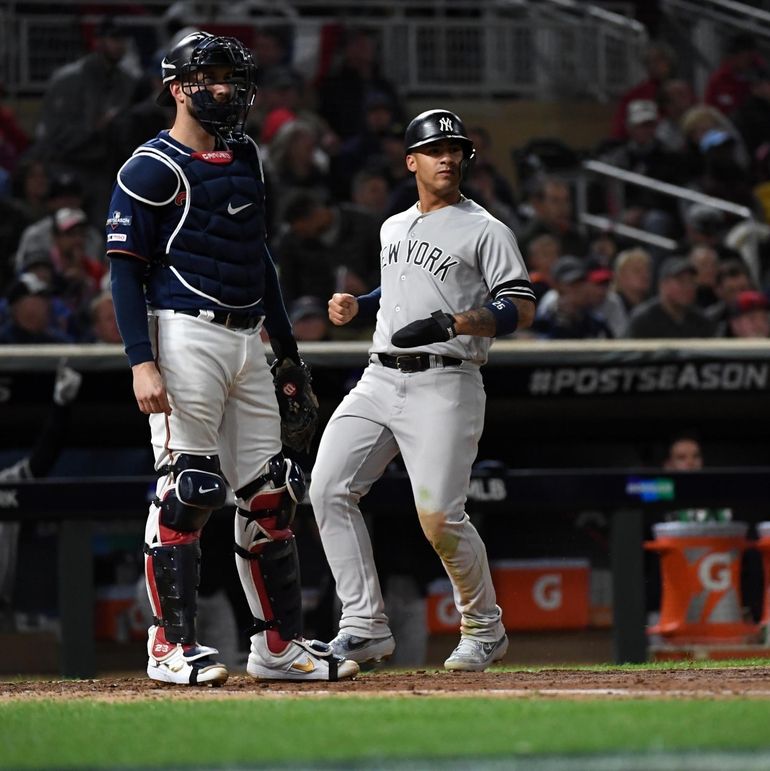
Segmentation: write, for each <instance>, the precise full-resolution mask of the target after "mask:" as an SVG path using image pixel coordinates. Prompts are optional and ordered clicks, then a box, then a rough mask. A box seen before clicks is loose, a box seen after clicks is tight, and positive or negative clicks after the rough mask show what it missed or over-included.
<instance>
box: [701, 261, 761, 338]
mask: <svg viewBox="0 0 770 771" xmlns="http://www.w3.org/2000/svg"><path fill="white" fill-rule="evenodd" d="M752 289H756V287H755V286H754V284H753V282H752V280H751V274H750V273H749V269H748V267H747V266H746V263H745V262H743V260H741V259H739V258H734V259H730V260H725V261H724V262H721V263H720V264H719V266H718V267H717V276H716V283H715V285H714V294H715V295H716V302H715V303H714V304H713V305H711V306H709V307H708V308H707V309H706V314H707V315H708V317H709V318H710V319H712V320H713V321H714V322H715V323H716V325H717V335H718V336H720V337H724V336H725V335H726V334H727V328H728V316H729V309H730V307H731V306H733V305H734V304H735V302H736V301H737V298H738V295H739V294H741V292H748V291H750V290H752Z"/></svg>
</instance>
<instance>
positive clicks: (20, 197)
mask: <svg viewBox="0 0 770 771" xmlns="http://www.w3.org/2000/svg"><path fill="white" fill-rule="evenodd" d="M50 188H51V178H50V174H49V173H48V168H47V167H46V165H45V164H44V163H43V162H42V161H41V160H38V159H37V158H32V157H26V158H24V159H22V161H21V162H20V163H19V164H18V165H17V166H16V169H15V170H14V173H13V177H12V179H11V194H12V195H13V197H14V199H15V200H16V201H17V203H18V204H19V207H20V208H21V209H22V211H23V212H24V219H25V220H26V225H29V224H31V223H33V222H37V221H38V220H40V219H42V218H43V217H45V216H46V214H48V212H49V208H48V199H49V195H50ZM26 225H25V226H26Z"/></svg>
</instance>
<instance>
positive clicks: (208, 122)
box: [173, 35, 257, 140]
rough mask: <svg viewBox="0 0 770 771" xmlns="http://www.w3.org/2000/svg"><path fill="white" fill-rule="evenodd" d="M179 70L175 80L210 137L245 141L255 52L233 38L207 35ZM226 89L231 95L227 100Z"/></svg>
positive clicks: (176, 68) (176, 69)
mask: <svg viewBox="0 0 770 771" xmlns="http://www.w3.org/2000/svg"><path fill="white" fill-rule="evenodd" d="M183 58H185V59H186V61H184V62H180V63H179V64H178V66H176V67H175V70H174V73H173V79H176V80H179V81H180V82H181V84H182V91H183V92H184V93H185V94H186V95H187V96H189V97H190V101H191V103H192V111H193V113H194V115H195V117H196V118H197V120H198V121H199V122H200V124H201V126H203V128H204V129H206V131H208V132H209V134H214V135H217V134H222V135H224V136H225V137H226V138H227V139H231V140H233V139H240V138H242V137H243V130H244V125H245V123H246V117H247V115H248V112H249V109H250V108H251V106H252V104H253V103H254V97H255V95H256V86H255V84H254V80H255V77H256V71H257V68H256V65H255V64H254V59H253V58H252V55H251V52H250V51H249V50H248V49H247V48H246V47H245V46H244V45H243V44H242V43H241V42H240V41H239V40H236V39H235V38H232V37H215V36H213V35H207V36H205V37H201V38H200V39H199V40H198V41H196V45H195V46H194V48H193V49H192V51H191V52H190V54H189V58H187V57H183ZM219 84H222V85H225V86H227V87H228V89H229V94H227V95H226V96H225V97H224V98H223V92H222V90H221V89H219V90H217V89H215V86H216V85H219Z"/></svg>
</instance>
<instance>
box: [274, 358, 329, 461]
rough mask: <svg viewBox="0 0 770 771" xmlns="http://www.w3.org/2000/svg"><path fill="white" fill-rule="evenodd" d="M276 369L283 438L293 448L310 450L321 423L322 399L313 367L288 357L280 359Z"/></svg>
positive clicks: (275, 380)
mask: <svg viewBox="0 0 770 771" xmlns="http://www.w3.org/2000/svg"><path fill="white" fill-rule="evenodd" d="M272 371H273V384H274V385H275V396H276V398H277V399H278V409H279V411H280V413H281V441H282V442H283V443H284V444H285V445H286V446H287V447H289V448H290V449H292V450H297V451H298V452H307V451H308V450H309V449H310V442H311V441H312V440H313V436H314V435H315V431H316V428H317V427H318V399H317V398H316V395H315V394H314V393H313V388H312V387H311V382H312V378H311V377H310V367H308V365H307V364H305V363H304V362H302V361H301V362H300V363H299V364H297V363H296V362H294V361H292V360H291V359H288V358H287V359H283V361H281V362H280V363H278V362H277V361H276V362H275V363H274V364H273V366H272Z"/></svg>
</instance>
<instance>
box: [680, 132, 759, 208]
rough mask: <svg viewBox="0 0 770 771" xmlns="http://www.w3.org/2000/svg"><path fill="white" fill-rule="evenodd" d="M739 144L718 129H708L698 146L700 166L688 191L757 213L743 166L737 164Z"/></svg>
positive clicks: (751, 188) (747, 169) (749, 175)
mask: <svg viewBox="0 0 770 771" xmlns="http://www.w3.org/2000/svg"><path fill="white" fill-rule="evenodd" d="M738 143H739V140H738V139H737V138H736V136H735V135H734V134H732V133H730V132H728V131H724V130H722V129H711V130H709V131H707V132H706V133H705V134H704V135H703V136H702V137H701V139H700V143H699V145H698V147H699V149H700V152H701V156H702V160H703V165H702V167H701V173H700V174H699V175H698V176H696V177H695V179H694V180H691V182H690V187H693V188H695V189H696V190H698V191H699V192H701V193H705V194H706V195H711V196H714V197H715V198H722V199H725V200H727V201H732V202H733V203H737V204H739V205H740V206H746V207H748V208H749V209H752V210H753V209H758V208H759V206H758V202H757V200H756V198H755V197H754V189H753V188H754V185H753V180H752V178H751V173H750V169H749V167H748V165H747V164H744V163H742V162H740V161H739V149H738Z"/></svg>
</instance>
